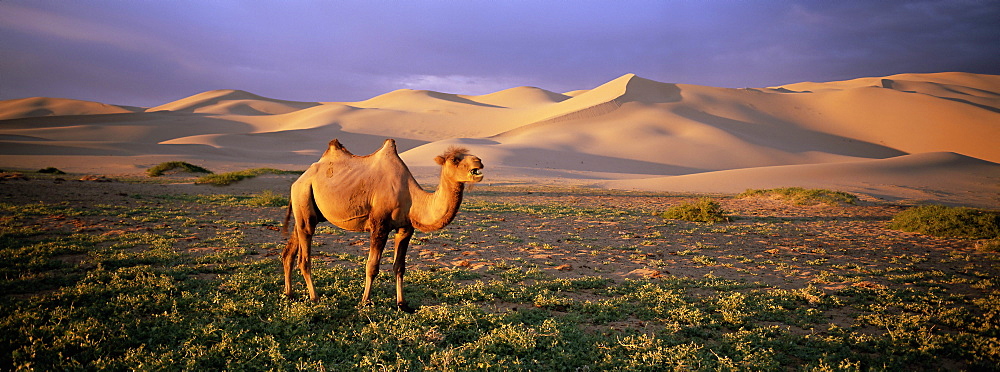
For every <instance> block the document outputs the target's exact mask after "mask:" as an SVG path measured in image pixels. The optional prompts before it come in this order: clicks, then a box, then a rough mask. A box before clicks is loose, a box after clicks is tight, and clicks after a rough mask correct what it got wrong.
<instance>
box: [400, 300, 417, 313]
mask: <svg viewBox="0 0 1000 372" xmlns="http://www.w3.org/2000/svg"><path fill="white" fill-rule="evenodd" d="M396 307H397V308H399V311H402V312H404V313H407V314H413V313H415V312H417V309H414V308H412V307H410V305H407V304H406V303H405V302H403V303H399V304H396Z"/></svg>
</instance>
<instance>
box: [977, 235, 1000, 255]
mask: <svg viewBox="0 0 1000 372" xmlns="http://www.w3.org/2000/svg"><path fill="white" fill-rule="evenodd" d="M976 249H978V250H979V251H980V252H1000V238H995V239H987V240H983V241H981V242H979V243H977V244H976Z"/></svg>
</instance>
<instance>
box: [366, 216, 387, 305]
mask: <svg viewBox="0 0 1000 372" xmlns="http://www.w3.org/2000/svg"><path fill="white" fill-rule="evenodd" d="M373 225H376V226H373V227H372V235H371V240H372V241H371V246H370V247H369V248H368V263H367V265H366V267H365V293H364V294H363V295H362V296H361V306H366V305H368V304H369V303H370V302H371V294H372V282H374V281H375V276H377V275H378V265H379V261H381V259H382V250H384V249H385V242H386V241H387V240H389V230H388V229H387V228H386V227H385V226H382V225H381V224H373Z"/></svg>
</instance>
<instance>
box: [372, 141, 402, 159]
mask: <svg viewBox="0 0 1000 372" xmlns="http://www.w3.org/2000/svg"><path fill="white" fill-rule="evenodd" d="M375 152H376V153H379V154H394V155H395V154H398V153H397V152H396V140H394V139H392V138H386V139H385V142H382V148H380V149H378V151H375Z"/></svg>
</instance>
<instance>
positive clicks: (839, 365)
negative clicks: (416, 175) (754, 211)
mask: <svg viewBox="0 0 1000 372" xmlns="http://www.w3.org/2000/svg"><path fill="white" fill-rule="evenodd" d="M127 198H128V201H129V203H115V204H106V205H105V204H97V205H79V204H77V203H68V202H67V203H62V202H58V203H46V202H40V203H31V204H13V203H0V242H2V243H0V278H3V280H2V281H0V332H2V333H3V334H4V337H2V338H0V350H3V351H4V352H3V353H0V369H2V370H31V369H35V370H80V369H102V370H105V369H106V370H337V371H371V370H380V371H381V370H449V371H450V370H531V371H539V370H541V371H545V370H567V371H573V370H579V371H582V370H592V371H596V370H637V371H662V370H695V371H718V370H726V371H741V370H752V371H787V370H795V371H827V370H830V371H834V370H837V371H840V370H846V371H860V370H907V369H916V370H937V369H950V370H994V369H996V366H997V365H998V363H1000V294H998V292H997V288H1000V287H998V284H997V283H996V279H995V275H994V274H995V266H996V265H995V264H996V262H997V261H996V258H992V259H990V258H978V260H979V261H976V259H974V258H972V257H970V256H968V255H965V254H963V255H952V256H947V255H945V256H928V255H929V254H930V253H923V250H919V251H918V250H896V251H892V250H891V249H890V248H884V249H883V250H880V251H879V252H877V254H874V255H867V254H865V253H864V252H856V253H858V255H857V256H855V257H853V258H852V260H851V261H849V263H844V261H843V260H839V261H838V260H837V257H838V256H842V255H845V254H848V250H850V249H856V248H855V247H854V246H851V245H850V244H852V243H844V241H846V242H853V241H854V240H856V238H857V237H856V236H854V235H849V236H840V235H838V234H841V232H840V230H835V229H822V228H820V229H816V230H809V231H805V230H801V229H805V228H806V227H808V226H812V225H813V224H815V223H817V222H816V221H798V222H796V221H777V220H776V221H737V222H734V223H732V224H726V225H723V226H721V227H720V226H707V225H698V226H694V227H692V224H682V223H674V222H666V223H664V222H663V221H662V220H659V219H658V218H656V217H653V216H650V215H649V214H648V213H645V214H639V213H633V212H630V211H626V210H623V209H616V208H603V207H602V208H578V207H573V206H567V205H565V204H551V205H549V204H537V205H519V204H514V203H495V202H471V203H469V205H468V206H469V208H465V206H463V211H462V213H461V214H460V215H459V217H458V218H459V220H457V221H456V225H457V226H456V227H455V228H453V229H446V230H444V231H441V232H435V233H432V234H423V233H420V234H418V235H417V236H415V240H418V241H419V240H422V241H423V243H422V244H423V245H424V246H428V245H436V246H439V249H440V251H441V252H450V250H451V248H452V247H455V246H457V244H452V242H453V241H464V243H462V244H461V246H462V248H463V249H465V248H468V247H471V246H473V245H474V244H485V243H476V242H474V240H482V239H488V238H487V237H485V234H484V231H478V230H477V229H475V228H474V227H476V226H478V225H477V224H480V223H481V224H483V225H484V228H486V229H487V230H488V231H489V234H493V235H495V236H503V237H504V238H502V239H499V241H500V242H503V243H498V244H500V245H502V247H500V248H498V249H508V250H516V249H519V248H522V247H524V246H530V244H529V243H531V242H538V243H539V244H537V246H539V247H540V246H543V245H546V244H549V243H552V244H559V246H556V247H550V248H547V249H548V250H552V251H554V252H571V253H581V252H582V253H587V252H584V251H590V252H596V253H594V254H601V255H602V256H601V257H610V258H622V257H628V256H627V255H628V254H632V253H636V255H635V256H634V257H633V258H632V259H643V260H649V261H656V260H660V262H662V260H668V259H669V260H671V263H670V264H669V265H668V268H671V269H670V270H671V271H673V269H672V268H673V267H678V268H683V269H684V270H685V271H686V272H689V273H693V272H695V271H693V270H695V269H697V268H700V267H707V268H709V269H711V270H718V271H719V272H721V271H723V270H726V269H729V268H732V269H737V270H739V269H742V270H745V273H744V275H742V276H741V277H739V278H737V279H726V278H723V277H720V276H718V275H716V274H714V273H713V272H710V271H708V270H705V271H702V273H703V274H697V275H695V274H684V275H680V274H678V275H670V274H666V275H663V276H660V277H657V278H648V277H643V278H628V279H623V278H622V277H621V276H620V275H617V274H616V275H609V276H607V277H605V276H595V275H588V274H585V273H584V272H583V271H582V270H583V269H582V268H577V269H576V270H579V271H574V272H573V275H566V276H559V275H555V274H553V273H554V272H555V271H554V270H546V269H545V265H543V264H539V265H536V264H532V263H531V262H529V261H527V260H516V259H512V260H506V261H498V262H492V263H491V264H490V265H488V266H487V267H486V268H484V269H480V270H471V269H466V268H456V267H449V266H431V267H429V266H424V267H422V268H411V270H409V271H408V273H407V287H406V288H407V295H408V298H409V300H410V301H411V303H412V304H414V305H419V306H420V308H419V311H418V312H417V313H415V314H405V313H402V312H399V311H395V310H394V298H393V288H394V283H393V280H392V278H391V276H390V275H386V274H383V275H382V276H380V277H379V279H378V280H377V281H376V283H375V289H374V290H375V296H374V300H375V304H374V305H373V306H369V307H364V308H357V307H356V303H357V301H358V299H359V296H360V293H361V287H362V280H361V278H362V277H363V265H361V264H359V263H360V262H362V261H363V258H361V255H360V254H359V251H358V249H357V247H351V246H347V245H342V244H336V246H335V247H331V246H333V245H334V244H326V245H323V244H319V246H318V247H315V248H314V254H315V255H316V256H317V257H318V258H317V259H315V260H314V261H313V265H314V275H315V281H316V285H317V289H318V290H319V292H320V295H321V298H320V300H319V301H318V302H311V301H307V300H304V299H302V298H301V297H300V298H299V299H291V300H290V299H287V298H284V297H283V296H282V295H281V294H280V292H281V286H282V279H281V277H280V271H281V270H280V269H279V259H278V256H279V255H278V251H279V250H280V243H279V242H280V241H281V238H280V236H279V235H278V234H277V232H274V231H270V230H266V231H267V232H268V233H274V235H273V236H272V235H268V236H267V237H265V238H257V239H256V240H255V239H253V238H251V236H252V231H251V230H252V229H251V228H250V227H251V226H255V225H257V226H259V225H261V223H258V222H257V221H258V220H259V219H260V218H261V217H263V216H267V215H268V214H273V212H274V210H273V209H254V208H258V207H255V205H271V204H272V203H270V202H266V203H265V202H262V201H266V200H275V199H278V198H281V197H280V196H278V195H276V194H275V193H271V192H267V191H265V192H262V193H260V194H255V195H179V196H178V195H170V196H147V195H137V196H128V197H127ZM703 200H708V199H703ZM278 201H283V202H285V203H286V202H287V200H278ZM278 201H275V203H276V204H282V203H277V202H278ZM708 201H711V200H708ZM258 203H260V204H258ZM701 203H702V201H699V203H698V204H701ZM713 203H714V202H713ZM705 204H706V205H707V204H709V203H707V202H706V203H705ZM715 204H716V206H717V203H715ZM708 209H711V208H708ZM246 211H252V212H254V213H243V214H242V215H241V214H240V213H238V212H246ZM241 216H242V217H241ZM272 217H273V216H272ZM241 218H242V219H241ZM518 221H526V222H524V223H525V225H518V224H517V223H520V222H518ZM593 221H598V222H599V223H591V222H593ZM269 223H271V222H269ZM271 224H273V223H271ZM324 226H328V225H324ZM564 227H565V229H566V231H571V232H573V233H574V234H578V235H575V236H569V235H563V234H562V233H563V230H560V229H562V228H564ZM542 228H544V229H546V232H545V233H546V234H550V235H542V231H541V230H539V229H542ZM602 229H607V231H609V232H610V234H611V235H613V239H617V240H615V241H619V240H620V241H626V242H628V241H634V242H636V244H638V242H639V241H642V240H648V241H650V244H660V245H661V246H662V247H665V248H661V247H656V248H655V250H653V251H654V252H659V251H663V250H666V251H669V250H670V249H671V248H670V247H682V248H686V249H688V250H689V251H690V252H689V253H684V254H681V253H679V252H678V253H677V254H676V255H672V254H669V253H668V254H666V255H661V256H647V255H639V254H637V253H639V252H636V251H635V248H634V247H633V246H631V245H621V246H617V245H615V246H610V247H605V246H590V245H588V244H591V243H594V244H597V243H596V242H595V241H593V240H592V239H595V237H597V236H600V235H601V234H603V233H605V231H604V230H602ZM260 230H264V229H263V228H260ZM549 230H551V231H549ZM337 231H338V232H339V231H340V230H337ZM806 232H809V234H811V235H805V234H804V233H806ZM817 232H819V233H821V234H822V236H817V235H816V233H817ZM342 234H353V233H342ZM532 235H541V236H538V237H531V236H532ZM358 236H363V234H361V235H358ZM710 236H716V237H723V238H725V239H734V240H732V241H734V242H737V243H734V244H733V245H728V244H727V243H725V242H721V241H717V242H712V241H708V240H701V239H708V238H710ZM789 236H793V237H795V239H799V238H802V239H804V240H795V242H798V243H801V244H792V243H788V242H787V241H786V242H785V243H782V244H785V245H787V246H788V247H787V248H789V249H792V248H794V249H795V250H796V252H794V254H791V255H787V256H783V255H782V254H780V253H779V252H778V251H779V249H777V248H776V249H774V251H775V252H774V253H772V252H766V251H765V252H758V253H760V255H755V256H750V255H748V256H734V255H733V254H734V253H733V252H735V251H736V247H737V246H739V245H744V244H753V241H756V240H759V239H768V240H769V241H768V242H767V244H768V245H767V247H769V248H770V247H772V246H774V247H776V246H778V245H779V244H778V243H780V242H776V241H777V240H779V239H785V238H787V237H789ZM556 237H558V238H559V239H560V240H562V241H561V242H558V243H557V240H556ZM764 237H766V238H764ZM333 238H337V239H340V238H343V239H344V240H346V241H350V240H354V239H355V238H353V237H351V235H340V236H334V237H329V236H325V237H324V236H317V240H322V239H333ZM866 238H870V237H866ZM890 238H891V239H896V238H894V237H887V238H886V239H890ZM920 238H925V239H933V238H929V237H922V236H921V237H920ZM789 239H791V238H789ZM522 240H523V241H522ZM818 241H821V242H822V243H823V244H819V242H818ZM838 241H840V243H838ZM880 242H884V241H880ZM320 243H321V242H320ZM444 243H448V244H444ZM895 243H896V244H901V242H898V241H895ZM869 244H871V245H872V246H877V247H883V245H880V244H877V243H870V242H867V241H863V242H860V243H858V245H859V246H862V247H864V248H862V249H870V248H868V245H869ZM444 246H447V248H444ZM422 248H423V247H420V246H419V245H417V244H415V247H414V248H413V249H414V252H413V253H411V256H410V257H411V259H413V260H414V261H416V260H417V259H416V257H419V256H420V255H419V253H418V252H416V251H418V250H421V249H422ZM782 249H784V248H782ZM880 249H881V248H880ZM899 252H907V253H906V254H900V253H899ZM765 253H766V254H765ZM456 254H460V253H456ZM587 254H591V253H587ZM515 256H516V254H515ZM983 256H988V255H985V254H984V255H983ZM470 257H474V256H470ZM805 258H809V260H806V259H805ZM338 259H342V260H344V261H349V262H340V261H337V260H338ZM861 259H864V260H881V259H885V260H887V261H888V262H885V263H883V262H881V261H866V262H862V261H858V262H857V263H855V262H854V260H861ZM943 260H952V261H953V262H954V263H955V264H954V267H955V268H956V269H955V270H946V271H936V270H927V269H926V268H925V267H923V266H921V265H923V264H927V263H936V262H940V261H943ZM596 261H597V258H596V257H595V262H594V263H593V265H594V266H598V265H599V263H598V262H596ZM410 262H411V263H412V262H413V261H410ZM383 263H385V261H383ZM876 263H877V264H876ZM651 264H655V263H652V262H651ZM803 264H804V265H805V266H807V267H806V268H805V270H808V271H810V272H815V273H817V274H815V275H814V276H811V277H809V278H810V279H809V280H808V282H806V281H805V280H803V281H802V282H795V281H793V280H792V279H791V278H801V277H804V276H807V275H806V274H805V273H803V272H796V273H793V274H792V275H790V276H788V277H787V278H789V279H788V280H786V281H782V280H777V281H765V280H760V279H761V278H760V277H757V275H761V274H762V273H764V272H767V271H770V272H772V273H775V272H780V271H782V270H785V271H791V270H796V269H797V268H802V267H803V266H802V265H803ZM796 265H798V266H797V267H796ZM678 271H680V270H678ZM774 282H782V283H781V284H773V283H774ZM295 285H296V290H297V291H298V293H299V295H300V296H301V295H302V290H303V288H302V282H301V278H300V277H297V280H296V283H295ZM953 288H961V289H962V290H961V291H956V290H952V289H953Z"/></svg>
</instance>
